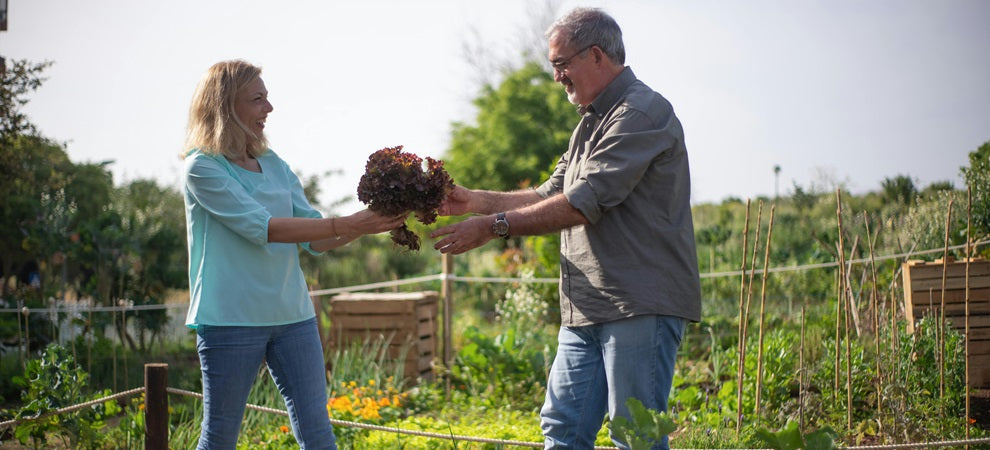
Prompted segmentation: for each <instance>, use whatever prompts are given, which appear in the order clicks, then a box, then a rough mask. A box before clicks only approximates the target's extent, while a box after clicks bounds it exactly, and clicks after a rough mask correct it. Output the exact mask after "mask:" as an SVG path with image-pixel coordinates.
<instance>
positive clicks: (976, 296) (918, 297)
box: [911, 288, 990, 307]
mask: <svg viewBox="0 0 990 450" xmlns="http://www.w3.org/2000/svg"><path fill="white" fill-rule="evenodd" d="M929 292H931V296H930V297H931V302H932V303H941V302H942V291H941V290H932V291H928V290H924V291H914V292H912V293H911V303H912V304H915V305H917V306H924V307H927V306H928V302H929V301H928V299H929V295H928V294H929ZM945 302H946V303H965V302H966V290H965V289H953V290H947V291H945ZM969 302H970V303H988V302H990V289H987V288H983V289H973V288H970V290H969Z"/></svg>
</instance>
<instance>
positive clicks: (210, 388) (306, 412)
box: [196, 319, 337, 450]
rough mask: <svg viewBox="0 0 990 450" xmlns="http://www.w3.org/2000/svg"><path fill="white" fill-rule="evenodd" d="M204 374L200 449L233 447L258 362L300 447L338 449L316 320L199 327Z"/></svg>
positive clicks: (199, 349) (200, 353)
mask: <svg viewBox="0 0 990 450" xmlns="http://www.w3.org/2000/svg"><path fill="white" fill-rule="evenodd" d="M196 336H197V337H196V348H197V349H198V351H199V361H200V366H201V370H202V373H203V398H204V400H203V424H202V434H200V437H199V446H198V447H197V448H199V449H200V450H207V449H209V450H215V449H234V448H235V447H236V444H237V435H238V433H239V432H240V428H241V422H242V420H243V419H244V409H245V405H246V404H247V398H248V393H249V392H250V391H251V386H252V385H253V384H254V379H255V377H256V376H257V374H258V369H259V368H260V367H261V364H262V361H265V362H267V364H268V372H269V373H270V374H271V376H272V379H273V380H275V385H276V386H277V387H278V390H279V392H280V393H281V394H282V398H283V399H285V406H286V408H287V410H288V412H289V423H290V424H291V425H292V433H293V434H294V435H295V437H296V441H297V442H298V443H299V446H300V448H303V449H336V448H337V442H336V438H335V437H334V435H333V428H332V426H331V425H330V416H329V415H328V413H327V379H326V369H325V368H324V365H323V346H322V344H321V343H320V334H319V331H318V330H317V328H316V319H310V320H306V321H303V322H298V323H293V324H288V325H278V326H265V327H222V326H209V325H200V326H199V327H197V329H196Z"/></svg>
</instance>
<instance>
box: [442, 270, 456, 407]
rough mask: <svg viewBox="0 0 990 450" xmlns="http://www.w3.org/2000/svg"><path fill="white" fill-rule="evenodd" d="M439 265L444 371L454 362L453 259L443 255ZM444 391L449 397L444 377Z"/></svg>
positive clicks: (448, 381) (448, 378)
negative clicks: (440, 273) (452, 321)
mask: <svg viewBox="0 0 990 450" xmlns="http://www.w3.org/2000/svg"><path fill="white" fill-rule="evenodd" d="M440 263H441V266H442V269H441V272H442V274H443V278H442V279H441V287H440V295H441V296H442V297H443V366H444V368H445V369H446V370H450V364H451V362H453V360H454V356H453V354H454V350H453V348H451V346H452V344H451V342H452V338H451V331H450V328H451V325H450V322H451V317H453V312H454V311H453V308H454V290H453V282H452V281H451V279H450V277H452V276H453V275H454V257H453V256H451V255H450V254H449V253H443V254H442V255H441V256H440ZM446 378H447V382H446V391H447V395H448V396H449V395H450V377H446Z"/></svg>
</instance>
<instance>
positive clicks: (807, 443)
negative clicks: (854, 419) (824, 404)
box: [756, 422, 839, 450]
mask: <svg viewBox="0 0 990 450" xmlns="http://www.w3.org/2000/svg"><path fill="white" fill-rule="evenodd" d="M756 438H757V439H759V440H760V441H761V442H762V443H763V444H764V445H765V446H767V447H768V448H772V449H776V450H796V449H807V450H829V449H835V448H839V447H838V446H836V445H835V441H836V439H838V435H837V434H836V433H835V432H834V431H832V429H831V428H828V427H826V428H823V429H821V430H816V431H813V432H811V433H807V434H805V435H802V434H801V431H800V430H799V429H798V424H797V422H789V423H788V424H787V425H786V426H785V427H784V428H783V429H781V430H780V431H777V432H771V431H768V430H766V429H763V428H761V429H759V430H756Z"/></svg>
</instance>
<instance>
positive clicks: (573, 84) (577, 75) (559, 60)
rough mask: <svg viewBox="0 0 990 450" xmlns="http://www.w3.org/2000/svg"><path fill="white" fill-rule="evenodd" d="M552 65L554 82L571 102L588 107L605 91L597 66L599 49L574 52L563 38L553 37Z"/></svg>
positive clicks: (575, 50) (587, 48)
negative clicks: (596, 55) (561, 87)
mask: <svg viewBox="0 0 990 450" xmlns="http://www.w3.org/2000/svg"><path fill="white" fill-rule="evenodd" d="M548 44H549V54H548V57H549V59H550V65H551V66H553V80H554V81H556V82H558V83H560V84H561V85H563V86H564V91H565V92H567V100H568V101H570V102H571V103H573V104H575V105H578V106H588V105H589V104H590V103H591V102H592V101H593V100H594V99H595V97H597V96H598V94H599V93H601V91H602V88H603V87H602V86H599V83H598V72H599V71H598V67H596V64H595V59H596V58H595V53H594V52H595V51H596V49H597V47H595V46H589V47H584V48H574V47H573V46H572V45H570V43H567V42H564V39H563V38H562V37H560V35H559V34H554V35H553V36H551V37H550V41H549V42H548Z"/></svg>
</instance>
